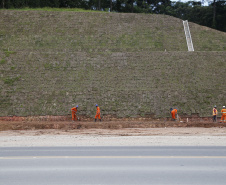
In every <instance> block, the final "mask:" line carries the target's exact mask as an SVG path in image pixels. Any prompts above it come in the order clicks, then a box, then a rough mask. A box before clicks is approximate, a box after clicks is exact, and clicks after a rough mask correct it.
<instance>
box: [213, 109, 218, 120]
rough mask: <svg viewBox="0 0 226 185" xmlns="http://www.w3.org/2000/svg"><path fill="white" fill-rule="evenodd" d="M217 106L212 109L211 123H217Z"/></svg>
mask: <svg viewBox="0 0 226 185" xmlns="http://www.w3.org/2000/svg"><path fill="white" fill-rule="evenodd" d="M217 114H218V112H217V106H216V105H215V106H214V108H213V122H216V121H217Z"/></svg>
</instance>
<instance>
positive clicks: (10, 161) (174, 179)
mask: <svg viewBox="0 0 226 185" xmlns="http://www.w3.org/2000/svg"><path fill="white" fill-rule="evenodd" d="M225 174H226V147H182V146H181V147H24V148H21V147H18V148H17V147H13V148H12V147H0V185H14V184H15V185H20V184H21V185H31V184H32V185H36V184H37V185H42V184H45V185H52V184H54V185H56V184H57V185H58V184H59V185H62V184H66V185H70V184H73V185H74V184H86V185H87V184H96V185H97V184H120V185H121V184H128V185H132V184H137V185H138V184H139V185H140V184H148V185H149V184H155V185H156V184H167V185H169V184H173V185H175V184H180V185H181V184H183V185H184V184H189V185H190V184H203V185H204V184H205V185H208V184H211V185H213V184H214V185H218V184H221V185H223V184H224V185H225V182H226V175H225Z"/></svg>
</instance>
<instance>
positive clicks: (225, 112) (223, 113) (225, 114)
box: [221, 109, 226, 122]
mask: <svg viewBox="0 0 226 185" xmlns="http://www.w3.org/2000/svg"><path fill="white" fill-rule="evenodd" d="M223 120H224V122H226V109H222V110H221V121H223Z"/></svg>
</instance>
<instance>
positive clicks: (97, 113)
mask: <svg viewBox="0 0 226 185" xmlns="http://www.w3.org/2000/svg"><path fill="white" fill-rule="evenodd" d="M97 117H98V119H101V118H100V107H98V106H97V112H96V116H95V119H97Z"/></svg>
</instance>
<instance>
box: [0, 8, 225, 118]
mask: <svg viewBox="0 0 226 185" xmlns="http://www.w3.org/2000/svg"><path fill="white" fill-rule="evenodd" d="M190 25H191V26H190V29H191V34H192V37H193V43H194V48H195V50H196V51H199V52H187V46H186V40H185V36H184V29H183V24H182V20H180V19H176V18H173V17H169V16H165V15H144V14H118V13H82V12H46V11H12V10H1V11H0V27H1V29H0V70H1V76H0V85H1V87H2V88H1V97H0V103H1V107H0V116H6V115H17V116H27V115H65V114H68V113H70V108H71V107H72V106H74V105H77V104H78V105H79V112H80V114H84V115H87V116H93V115H94V114H95V104H96V103H98V104H99V105H100V107H101V110H102V113H103V114H112V115H116V116H119V117H130V116H138V115H140V116H146V115H149V116H154V115H157V116H167V115H169V108H170V107H177V108H178V109H179V113H180V114H191V113H200V114H201V115H203V116H206V115H210V114H211V107H212V106H213V105H215V104H217V105H222V104H224V103H226V102H225V94H226V87H225V81H224V75H225V69H226V61H225V58H226V52H225V50H226V46H225V43H226V34H225V33H223V32H219V31H216V30H212V29H208V28H206V27H201V26H198V25H196V24H190ZM203 35H205V36H203Z"/></svg>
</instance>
